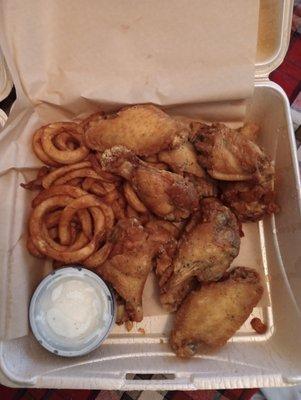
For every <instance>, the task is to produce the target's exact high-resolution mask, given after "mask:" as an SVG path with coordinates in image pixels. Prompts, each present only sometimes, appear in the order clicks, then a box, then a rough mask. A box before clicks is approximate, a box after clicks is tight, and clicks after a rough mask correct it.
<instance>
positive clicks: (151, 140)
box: [84, 104, 189, 156]
mask: <svg viewBox="0 0 301 400" xmlns="http://www.w3.org/2000/svg"><path fill="white" fill-rule="evenodd" d="M188 134H189V130H188V129H187V127H186V126H185V124H183V123H182V122H180V121H177V120H175V119H173V118H171V117H170V116H169V115H167V114H166V113H165V112H163V111H162V110H160V109H159V108H158V107H155V106H153V105H151V104H145V105H135V106H131V107H126V108H123V109H121V110H120V111H118V112H117V113H115V114H111V115H107V116H103V118H98V119H97V120H95V121H94V122H93V121H92V122H90V125H89V128H88V129H87V130H86V131H85V134H84V137H85V143H86V145H87V147H89V148H90V149H92V150H98V151H104V150H106V149H109V148H111V147H113V146H116V145H123V146H126V147H127V148H129V149H131V150H132V151H133V152H134V153H135V154H137V155H140V156H142V155H144V156H147V155H151V154H155V153H158V152H159V151H161V150H164V149H171V148H173V147H175V146H177V145H180V144H181V143H182V142H184V141H186V140H187V138H188Z"/></svg>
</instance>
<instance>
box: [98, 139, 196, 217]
mask: <svg viewBox="0 0 301 400" xmlns="http://www.w3.org/2000/svg"><path fill="white" fill-rule="evenodd" d="M101 164H102V167H103V169H104V170H106V171H109V172H112V173H114V174H117V175H120V176H122V177H123V178H125V179H126V180H128V181H129V182H130V183H131V185H132V188H133V189H134V191H135V193H136V195H137V196H138V198H139V199H140V200H141V201H142V203H143V204H144V205H145V206H146V207H147V208H148V209H149V210H150V211H152V212H153V213H154V214H156V215H158V216H159V217H162V218H164V219H167V220H171V221H174V220H175V221H177V220H181V219H183V218H187V217H188V216H189V215H190V214H191V213H192V212H193V211H195V210H196V209H197V208H198V203H199V202H198V194H197V192H196V189H195V188H194V186H193V184H191V183H190V182H189V181H188V180H187V179H185V178H184V177H182V176H180V175H178V174H175V173H172V172H169V171H164V170H160V169H158V168H154V167H151V166H150V165H149V164H147V163H145V162H144V161H142V160H141V159H140V158H138V157H137V156H136V155H135V154H134V153H133V152H132V151H131V150H129V149H127V148H125V147H124V146H115V147H113V148H111V149H109V150H106V151H105V152H104V153H103V154H102V156H101Z"/></svg>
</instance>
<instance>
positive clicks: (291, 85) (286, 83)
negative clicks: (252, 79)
mask: <svg viewBox="0 0 301 400" xmlns="http://www.w3.org/2000/svg"><path fill="white" fill-rule="evenodd" d="M270 79H271V80H272V81H274V82H277V83H278V84H279V85H280V86H281V87H282V88H283V89H284V91H285V92H286V94H287V96H288V98H289V100H290V103H292V102H293V101H294V99H295V98H296V97H297V95H298V93H299V92H300V91H301V35H300V34H298V33H295V34H293V35H292V37H291V41H290V45H289V49H288V51H287V54H286V57H285V59H284V61H283V63H282V64H281V65H280V66H279V67H278V68H277V69H276V70H275V71H274V72H272V73H271V75H270Z"/></svg>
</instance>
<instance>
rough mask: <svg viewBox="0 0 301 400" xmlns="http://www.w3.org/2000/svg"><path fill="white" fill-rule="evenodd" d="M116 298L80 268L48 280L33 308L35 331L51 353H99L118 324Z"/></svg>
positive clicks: (66, 269)
mask: <svg viewBox="0 0 301 400" xmlns="http://www.w3.org/2000/svg"><path fill="white" fill-rule="evenodd" d="M115 312H116V307H115V301H114V296H113V294H112V292H111V290H110V288H109V287H108V286H107V284H106V283H105V282H104V281H103V280H102V279H101V278H100V277H99V276H98V275H96V274H95V273H94V272H91V271H89V270H87V269H85V268H83V267H82V266H80V265H74V266H68V267H63V268H60V269H58V270H56V271H54V272H52V273H51V274H50V275H48V276H46V278H44V279H43V280H42V281H41V282H40V284H39V286H38V287H37V289H36V290H35V292H34V294H33V296H32V299H31V302H30V307H29V321H30V326H31V329H32V332H33V334H34V336H35V337H36V339H37V340H38V341H39V343H40V344H41V345H42V346H43V347H44V348H45V349H47V350H49V351H50V352H51V353H54V354H57V355H59V356H64V357H76V356H81V355H84V354H87V353H89V352H91V351H93V350H95V349H96V348H97V347H98V346H99V345H100V344H101V343H102V342H103V341H104V339H105V338H106V337H107V336H108V334H109V332H110V330H111V328H112V326H113V324H114V322H115Z"/></svg>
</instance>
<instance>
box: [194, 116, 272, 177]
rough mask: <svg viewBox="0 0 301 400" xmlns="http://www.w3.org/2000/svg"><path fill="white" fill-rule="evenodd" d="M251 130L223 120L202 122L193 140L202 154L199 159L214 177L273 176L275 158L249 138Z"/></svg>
mask: <svg viewBox="0 0 301 400" xmlns="http://www.w3.org/2000/svg"><path fill="white" fill-rule="evenodd" d="M249 131H250V130H249ZM249 131H248V130H246V129H245V131H240V130H235V129H230V128H228V127H227V126H226V125H224V124H220V123H214V124H212V125H205V124H202V125H200V127H199V130H198V131H197V133H195V136H194V138H192V141H193V143H194V145H195V148H196V149H197V150H198V151H199V153H200V155H199V162H200V163H201V165H202V166H203V167H204V168H205V169H206V170H207V172H208V173H209V174H210V175H211V176H212V177H213V178H215V179H219V180H225V181H249V180H252V181H255V182H257V183H262V182H265V181H267V180H270V179H271V178H272V177H273V175H274V167H273V165H272V162H271V160H270V159H269V157H268V156H267V155H266V154H265V153H264V152H263V151H262V150H261V149H260V147H259V146H258V145H257V144H256V143H255V142H254V141H253V140H250V139H249V138H250V135H251V134H250V132H249Z"/></svg>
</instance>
